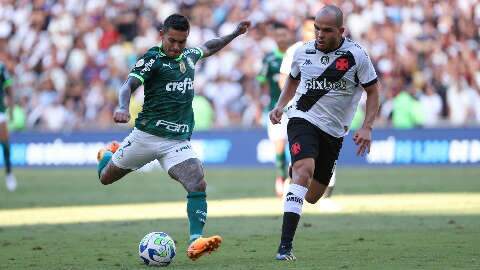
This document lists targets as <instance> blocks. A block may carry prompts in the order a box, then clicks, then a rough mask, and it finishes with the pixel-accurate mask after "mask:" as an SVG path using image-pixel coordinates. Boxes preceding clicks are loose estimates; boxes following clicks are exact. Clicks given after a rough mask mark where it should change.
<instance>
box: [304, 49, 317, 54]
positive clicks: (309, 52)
mask: <svg viewBox="0 0 480 270" xmlns="http://www.w3.org/2000/svg"><path fill="white" fill-rule="evenodd" d="M305 53H306V54H316V53H317V50H315V49H306V50H305Z"/></svg>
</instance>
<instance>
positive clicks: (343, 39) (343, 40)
mask: <svg viewBox="0 0 480 270" xmlns="http://www.w3.org/2000/svg"><path fill="white" fill-rule="evenodd" d="M344 42H345V37H342V41H341V42H340V45H338V47H337V48H335V49H333V50H331V51H328V52H322V51H320V49H318V48H317V43H316V42H315V43H314V44H313V47H315V50H317V51H320V52H322V53H324V54H329V53H331V52H334V51H336V50H338V49H340V48H341V47H342V46H343V43H344Z"/></svg>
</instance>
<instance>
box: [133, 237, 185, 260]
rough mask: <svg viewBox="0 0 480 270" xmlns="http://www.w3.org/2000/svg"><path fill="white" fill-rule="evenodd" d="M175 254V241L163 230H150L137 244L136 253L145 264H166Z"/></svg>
mask: <svg viewBox="0 0 480 270" xmlns="http://www.w3.org/2000/svg"><path fill="white" fill-rule="evenodd" d="M175 254H176V252H175V242H174V241H173V239H172V238H171V237H170V236H169V235H168V234H166V233H164V232H151V233H149V234H147V235H145V236H144V237H143V239H142V241H140V244H139V245H138V255H140V258H141V259H142V260H143V262H144V263H145V264H146V265H151V266H167V265H169V264H170V263H171V262H172V261H173V258H175Z"/></svg>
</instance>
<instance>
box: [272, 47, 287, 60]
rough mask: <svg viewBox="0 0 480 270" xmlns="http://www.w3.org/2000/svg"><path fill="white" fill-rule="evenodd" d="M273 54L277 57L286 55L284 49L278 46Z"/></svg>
mask: <svg viewBox="0 0 480 270" xmlns="http://www.w3.org/2000/svg"><path fill="white" fill-rule="evenodd" d="M273 55H275V57H277V58H283V56H284V55H285V53H284V52H282V51H280V50H279V49H278V48H277V49H275V50H274V51H273Z"/></svg>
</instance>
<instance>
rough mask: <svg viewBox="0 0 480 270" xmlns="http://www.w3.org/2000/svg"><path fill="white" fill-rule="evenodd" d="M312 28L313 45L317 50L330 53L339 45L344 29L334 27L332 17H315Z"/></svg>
mask: <svg viewBox="0 0 480 270" xmlns="http://www.w3.org/2000/svg"><path fill="white" fill-rule="evenodd" d="M314 27H315V45H316V47H317V48H318V49H319V50H321V51H332V50H334V49H336V48H337V47H338V46H339V45H340V42H341V40H342V34H343V31H345V28H344V27H338V26H337V25H336V21H335V17H334V16H330V15H323V16H317V17H316V18H315V23H314Z"/></svg>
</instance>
